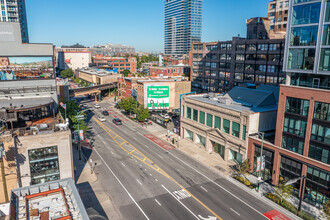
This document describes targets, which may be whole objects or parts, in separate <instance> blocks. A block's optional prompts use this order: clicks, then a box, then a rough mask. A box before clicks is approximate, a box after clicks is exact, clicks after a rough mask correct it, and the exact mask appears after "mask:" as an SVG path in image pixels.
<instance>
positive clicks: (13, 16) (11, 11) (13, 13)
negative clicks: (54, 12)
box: [0, 0, 29, 43]
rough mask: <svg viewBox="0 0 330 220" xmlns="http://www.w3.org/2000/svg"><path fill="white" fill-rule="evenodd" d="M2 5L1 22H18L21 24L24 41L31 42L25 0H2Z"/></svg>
mask: <svg viewBox="0 0 330 220" xmlns="http://www.w3.org/2000/svg"><path fill="white" fill-rule="evenodd" d="M0 6H1V13H0V22H18V23H19V24H20V26H21V38H22V42H23V43H29V33H28V25H27V19H26V9H25V0H2V1H1V2H0Z"/></svg>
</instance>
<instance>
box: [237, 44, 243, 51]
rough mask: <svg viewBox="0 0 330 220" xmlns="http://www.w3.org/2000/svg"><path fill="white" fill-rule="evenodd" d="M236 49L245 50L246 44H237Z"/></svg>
mask: <svg viewBox="0 0 330 220" xmlns="http://www.w3.org/2000/svg"><path fill="white" fill-rule="evenodd" d="M236 50H241V51H244V50H245V44H237V45H236Z"/></svg>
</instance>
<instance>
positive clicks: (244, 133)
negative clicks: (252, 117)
mask: <svg viewBox="0 0 330 220" xmlns="http://www.w3.org/2000/svg"><path fill="white" fill-rule="evenodd" d="M245 139H246V126H245V125H243V134H242V140H243V141H245Z"/></svg>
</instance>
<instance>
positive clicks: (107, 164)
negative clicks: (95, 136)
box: [94, 149, 149, 220]
mask: <svg viewBox="0 0 330 220" xmlns="http://www.w3.org/2000/svg"><path fill="white" fill-rule="evenodd" d="M94 151H95V152H96V153H97V155H98V156H99V157H100V158H101V160H102V161H103V163H104V164H105V166H106V167H107V168H108V170H110V172H111V173H112V175H113V176H114V177H115V178H116V180H117V181H118V182H119V184H120V185H121V186H122V187H123V189H124V190H125V191H126V193H127V194H128V196H129V197H130V198H131V199H132V201H133V202H134V204H135V205H136V206H137V207H138V208H139V210H140V211H141V212H142V214H143V215H144V217H145V218H146V219H148V220H149V218H148V216H147V215H146V213H144V211H143V210H142V208H141V207H140V206H139V204H137V202H136V201H135V200H134V198H133V196H132V195H131V194H130V193H129V192H128V190H127V189H126V188H125V186H124V185H123V184H122V183H121V181H120V180H119V179H118V177H117V176H116V175H115V173H114V172H113V171H112V170H111V169H110V167H109V165H108V164H107V163H106V162H105V160H104V159H103V157H101V155H100V154H99V152H98V151H97V150H96V149H94Z"/></svg>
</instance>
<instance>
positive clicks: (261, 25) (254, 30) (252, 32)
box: [246, 17, 270, 40]
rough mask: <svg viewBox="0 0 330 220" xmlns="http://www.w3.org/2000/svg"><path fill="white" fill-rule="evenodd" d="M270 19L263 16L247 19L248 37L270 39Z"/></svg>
mask: <svg viewBox="0 0 330 220" xmlns="http://www.w3.org/2000/svg"><path fill="white" fill-rule="evenodd" d="M269 26H270V20H269V19H268V18H263V17H255V18H250V19H248V20H247V21H246V38H247V39H248V40H250V39H269Z"/></svg>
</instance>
